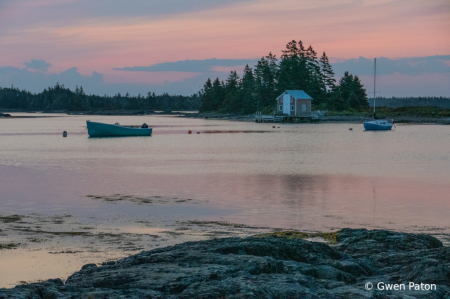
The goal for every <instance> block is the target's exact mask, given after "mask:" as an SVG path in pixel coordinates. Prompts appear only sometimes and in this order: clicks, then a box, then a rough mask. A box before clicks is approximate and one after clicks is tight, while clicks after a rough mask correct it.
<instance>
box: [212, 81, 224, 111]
mask: <svg viewBox="0 0 450 299" xmlns="http://www.w3.org/2000/svg"><path fill="white" fill-rule="evenodd" d="M212 94H213V101H212V107H211V108H212V110H214V111H217V110H219V109H220V108H221V107H222V105H223V104H224V100H225V87H224V86H223V84H222V83H220V80H219V77H217V78H216V80H214V82H213V84H212Z"/></svg>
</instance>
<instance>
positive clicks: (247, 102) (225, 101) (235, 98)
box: [199, 40, 369, 114]
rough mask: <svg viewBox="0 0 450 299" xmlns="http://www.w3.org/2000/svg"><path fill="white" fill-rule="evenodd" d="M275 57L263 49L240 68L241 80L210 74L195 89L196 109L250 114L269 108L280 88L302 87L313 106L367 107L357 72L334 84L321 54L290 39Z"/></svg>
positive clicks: (354, 108) (235, 76) (334, 107)
mask: <svg viewBox="0 0 450 299" xmlns="http://www.w3.org/2000/svg"><path fill="white" fill-rule="evenodd" d="M282 53H283V54H282V55H281V58H280V59H278V58H276V55H273V54H272V53H269V54H268V55H267V56H265V57H262V58H261V59H260V60H259V61H258V62H257V64H256V65H255V67H254V68H251V67H249V66H248V65H247V66H246V67H245V68H244V72H243V76H242V78H240V77H239V75H238V74H237V73H236V71H231V72H230V74H229V76H228V78H227V79H226V81H225V82H224V81H220V80H219V78H216V79H215V80H214V81H212V80H211V79H210V78H208V80H207V81H206V83H205V84H204V86H203V89H202V90H201V91H200V92H199V94H200V96H201V99H202V105H201V108H200V111H201V112H207V111H219V112H229V113H241V114H250V113H254V112H255V111H263V112H265V113H270V112H273V111H274V110H275V106H276V102H275V99H276V97H277V96H279V95H280V94H281V93H283V92H284V91H285V90H303V91H305V92H306V93H307V94H309V95H310V96H311V97H312V98H313V101H312V105H313V109H320V110H326V109H327V110H335V111H343V110H349V111H352V110H353V111H362V110H364V109H367V108H369V103H368V101H367V94H366V90H365V89H364V86H363V85H362V84H361V81H360V79H359V78H358V76H353V75H351V74H349V73H348V72H346V73H345V74H344V76H343V77H342V78H341V79H340V80H339V81H338V82H336V79H335V78H334V72H333V68H332V67H331V65H330V63H329V60H328V57H327V55H326V53H325V52H323V54H322V56H321V57H318V56H317V53H316V52H315V51H314V49H313V48H312V46H309V47H308V48H305V46H304V45H303V43H302V41H301V40H300V41H298V42H297V41H295V40H292V41H290V42H289V43H287V45H286V49H285V50H282Z"/></svg>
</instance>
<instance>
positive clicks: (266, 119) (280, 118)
mask: <svg viewBox="0 0 450 299" xmlns="http://www.w3.org/2000/svg"><path fill="white" fill-rule="evenodd" d="M316 119H318V117H317V116H316V114H314V113H311V112H306V113H302V115H296V116H289V115H262V113H261V112H256V114H255V122H257V123H300V122H310V121H312V120H316Z"/></svg>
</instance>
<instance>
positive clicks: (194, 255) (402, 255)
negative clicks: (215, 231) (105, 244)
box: [0, 229, 450, 298]
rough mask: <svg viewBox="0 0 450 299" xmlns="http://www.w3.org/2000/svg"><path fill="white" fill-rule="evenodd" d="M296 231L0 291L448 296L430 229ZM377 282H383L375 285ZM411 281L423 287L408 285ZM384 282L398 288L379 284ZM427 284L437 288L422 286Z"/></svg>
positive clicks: (32, 294)
mask: <svg viewBox="0 0 450 299" xmlns="http://www.w3.org/2000/svg"><path fill="white" fill-rule="evenodd" d="M280 235H282V237H280ZM297 236H301V234H298V235H296V233H285V234H278V236H277V235H273V236H260V237H250V238H245V239H241V238H228V239H215V240H210V241H201V242H188V243H183V244H179V245H176V246H172V247H166V248H162V249H155V250H151V251H144V252H142V253H140V254H137V255H134V256H130V257H128V258H124V259H122V260H119V261H117V262H109V263H105V264H103V265H102V266H101V267H97V266H96V265H94V264H88V265H85V266H83V268H82V269H81V270H80V271H79V272H77V273H75V274H73V275H72V276H70V277H69V278H68V279H67V281H66V283H65V284H64V283H63V282H62V281H61V280H59V279H54V280H48V281H46V282H43V283H35V284H28V285H21V286H17V287H15V288H14V289H1V290H0V298H450V248H449V247H443V246H442V243H441V242H440V241H439V240H437V239H436V238H434V237H431V236H428V235H415V234H406V233H396V232H389V231H383V230H373V231H367V230H365V229H358V230H355V229H343V230H341V231H340V232H338V233H336V234H335V235H334V236H333V237H335V240H336V245H332V246H329V245H327V244H324V243H318V242H310V241H306V240H303V239H299V238H296V237H297ZM367 282H370V283H372V285H373V286H374V287H373V289H372V290H366V289H365V284H366V283H367ZM379 282H383V283H384V285H381V284H380V286H384V288H385V289H384V290H377V284H378V283H379ZM410 282H412V283H415V284H417V285H418V288H421V287H422V289H423V290H415V288H416V287H417V286H415V287H413V288H412V289H411V290H410V289H409V288H410ZM421 283H422V286H421V285H420V284H421ZM386 284H399V285H400V284H404V285H405V290H386ZM433 285H435V288H436V290H425V288H426V287H427V286H428V287H433ZM400 288H401V286H400Z"/></svg>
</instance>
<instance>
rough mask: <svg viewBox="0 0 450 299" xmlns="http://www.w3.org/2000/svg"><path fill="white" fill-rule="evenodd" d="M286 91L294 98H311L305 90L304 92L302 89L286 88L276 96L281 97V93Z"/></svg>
mask: <svg viewBox="0 0 450 299" xmlns="http://www.w3.org/2000/svg"><path fill="white" fill-rule="evenodd" d="M286 93H288V94H290V95H291V96H293V97H294V98H296V99H302V100H312V98H311V97H310V96H309V95H308V94H307V93H306V92H304V91H303V90H286V91H284V92H283V93H282V94H280V95H279V96H278V97H277V99H278V98H279V97H281V96H282V95H284V94H286Z"/></svg>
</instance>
